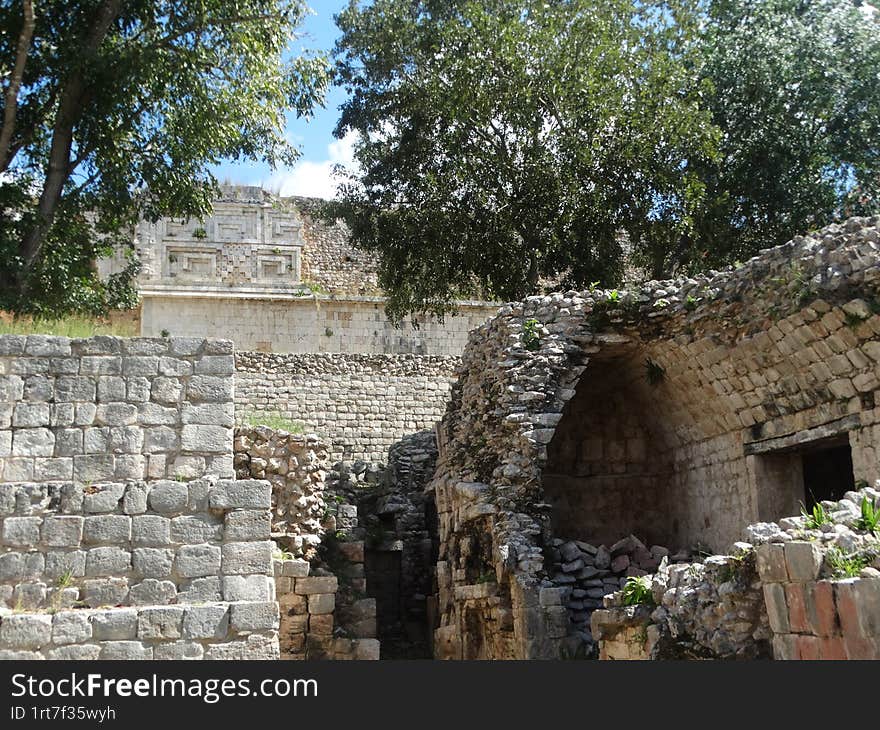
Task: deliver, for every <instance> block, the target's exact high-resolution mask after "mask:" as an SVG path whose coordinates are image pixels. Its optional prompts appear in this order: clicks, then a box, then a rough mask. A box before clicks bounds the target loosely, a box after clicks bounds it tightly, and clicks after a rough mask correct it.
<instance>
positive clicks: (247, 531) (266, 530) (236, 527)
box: [224, 509, 272, 541]
mask: <svg viewBox="0 0 880 730" xmlns="http://www.w3.org/2000/svg"><path fill="white" fill-rule="evenodd" d="M224 526H225V529H224V534H225V537H226V539H227V540H231V541H247V540H268V539H269V538H270V536H271V532H272V517H271V514H270V512H269V510H254V509H247V510H233V511H231V512H227V513H226V517H225V522H224Z"/></svg>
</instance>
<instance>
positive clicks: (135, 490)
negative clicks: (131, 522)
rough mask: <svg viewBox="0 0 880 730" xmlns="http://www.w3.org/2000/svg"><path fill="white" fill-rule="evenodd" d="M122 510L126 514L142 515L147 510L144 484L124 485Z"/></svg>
mask: <svg viewBox="0 0 880 730" xmlns="http://www.w3.org/2000/svg"><path fill="white" fill-rule="evenodd" d="M122 511H123V512H124V513H125V514H127V515H142V514H143V513H144V512H146V511H147V487H146V485H144V484H126V485H125V493H124V494H123V496H122Z"/></svg>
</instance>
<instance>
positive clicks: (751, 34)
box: [332, 0, 880, 318]
mask: <svg viewBox="0 0 880 730" xmlns="http://www.w3.org/2000/svg"><path fill="white" fill-rule="evenodd" d="M337 23H338V25H339V27H340V29H341V30H342V37H341V39H340V41H339V42H338V44H337V46H336V49H335V56H336V62H337V63H336V76H337V81H338V82H339V83H341V84H344V85H345V86H347V87H348V89H349V92H350V97H349V100H348V101H347V102H346V103H345V104H344V106H343V109H342V116H341V118H340V121H339V124H338V126H337V129H336V134H337V135H338V136H342V135H344V134H346V133H349V132H350V131H352V130H354V131H357V132H358V133H359V137H360V142H359V143H358V145H357V148H356V160H357V163H358V167H359V171H358V172H357V173H356V174H353V175H351V176H350V177H349V179H348V180H347V181H346V182H345V184H344V185H342V186H341V189H340V191H341V199H340V201H339V203H338V204H336V205H334V206H332V210H333V212H334V214H336V215H341V216H342V217H343V218H344V219H345V220H346V221H347V223H348V225H349V227H350V228H351V230H352V236H353V239H354V241H355V243H356V244H357V245H359V246H361V247H363V248H366V249H368V250H372V251H375V252H377V253H378V254H379V260H380V266H379V273H380V283H381V284H382V286H383V287H384V288H385V289H386V291H387V292H388V293H389V296H390V298H389V303H388V310H389V314H391V315H392V317H395V318H399V317H402V316H404V315H406V314H408V313H417V312H423V311H430V312H435V313H444V312H448V311H450V310H452V309H454V306H455V305H454V302H455V300H456V299H458V298H462V297H464V296H467V295H468V294H472V293H477V294H479V295H481V296H486V297H492V298H499V299H504V300H510V299H515V298H520V297H522V296H524V295H526V294H529V293H533V292H535V291H536V289H537V288H538V281H539V279H540V277H548V278H551V279H553V280H554V282H555V283H556V284H557V285H561V286H585V285H588V284H589V283H591V282H593V281H600V282H603V283H606V284H611V283H613V282H616V281H619V278H620V276H621V273H622V271H621V269H622V266H623V263H624V261H629V262H634V263H636V264H640V265H643V266H644V267H645V268H646V269H647V270H648V273H649V274H652V275H653V276H655V277H662V276H666V275H669V274H671V273H673V272H675V271H680V270H686V269H696V268H701V267H708V266H714V265H719V264H723V263H728V262H731V261H732V260H734V259H735V258H743V257H747V256H749V255H751V254H752V253H754V252H755V251H756V250H757V248H760V247H764V246H768V245H773V244H776V243H780V242H783V241H784V240H786V238H788V237H789V236H791V235H792V234H794V233H797V232H798V231H799V230H802V229H805V228H807V227H810V226H812V225H814V224H818V223H819V222H821V221H824V220H826V219H827V218H829V217H830V216H832V215H834V214H836V213H840V212H842V211H843V210H844V209H846V210H850V211H852V212H864V211H868V210H871V209H873V206H875V201H876V200H877V197H876V192H877V191H876V186H877V184H878V179H880V178H878V175H877V173H878V169H877V164H878V155H880V134H878V123H880V114H878V111H880V110H878V109H877V105H878V103H880V89H878V83H880V76H878V73H877V69H878V68H880V65H878V63H877V61H878V53H880V34H878V32H877V31H878V24H877V21H876V16H872V15H871V14H870V13H869V12H865V10H864V8H862V9H860V8H858V7H857V6H856V4H855V3H854V2H852V1H851V0H815V1H810V2H806V1H803V0H801V1H800V2H798V1H797V0H711V1H709V2H699V1H698V0H695V1H694V2H689V1H688V0H675V1H673V2H651V1H648V2H638V3H636V2H632V1H626V0H374V2H372V3H370V4H361V3H358V2H356V0H352V2H351V4H350V6H349V7H348V8H347V9H346V10H345V11H343V12H342V13H340V14H339V16H338V17H337Z"/></svg>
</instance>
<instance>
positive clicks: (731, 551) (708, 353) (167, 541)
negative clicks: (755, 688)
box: [0, 218, 880, 659]
mask: <svg viewBox="0 0 880 730" xmlns="http://www.w3.org/2000/svg"><path fill="white" fill-rule="evenodd" d="M878 223H880V220H878V219H877V218H871V219H851V220H849V221H847V222H846V223H844V224H841V225H834V226H830V227H828V228H826V229H823V230H822V231H818V232H816V233H813V234H811V235H809V236H804V237H799V238H796V239H794V240H793V241H791V242H789V243H788V244H785V245H784V246H780V247H777V248H774V249H770V250H767V251H764V252H762V253H761V254H760V255H759V256H757V257H755V258H753V259H751V260H750V261H747V262H746V263H745V264H742V265H740V266H738V267H736V268H733V269H727V270H725V271H720V272H710V273H709V274H707V275H705V276H701V277H694V278H686V279H679V280H676V281H667V282H649V283H647V284H645V285H643V286H642V287H640V288H638V289H634V290H631V291H624V290H601V289H592V290H587V291H580V292H576V291H569V292H560V293H555V294H550V295H546V296H535V297H530V298H528V299H527V300H526V301H524V302H520V303H513V304H509V305H507V306H505V307H504V308H502V309H501V311H500V313H499V314H498V315H497V316H496V317H495V318H493V319H492V320H490V321H489V322H487V323H486V324H484V325H482V326H481V327H479V328H477V329H476V330H474V331H473V332H472V334H471V336H470V340H469V344H468V347H467V348H466V350H465V352H464V355H463V357H462V358H461V360H460V361H457V360H456V359H455V358H453V357H448V356H442V357H440V356H438V357H425V356H419V355H414V354H381V353H374V354H365V353H364V354H354V353H352V354H339V353H297V354H288V355H281V354H274V353H258V352H236V351H235V350H234V348H233V345H232V343H231V342H229V341H223V340H210V339H208V340H206V339H203V338H185V337H175V336H171V337H157V338H135V339H130V340H124V339H117V338H109V337H97V338H91V339H88V340H68V339H66V338H57V337H46V336H37V335H34V336H28V337H20V336H3V337H0V657H2V658H59V659H60V658H82V659H94V658H188V659H203V658H204V659H214V658H217V659H230V658H289V659H319V658H329V659H375V658H379V655H380V648H381V654H382V656H383V658H386V657H396V658H427V657H431V656H433V657H434V658H442V659H507V658H510V659H536V658H547V659H553V658H568V657H583V658H588V657H596V656H599V657H602V658H607V659H613V658H616V659H621V658H623V659H625V658H668V657H675V658H709V657H711V658H758V657H769V656H773V657H775V658H777V659H789V658H814V657H828V658H831V657H842V656H845V657H852V658H855V657H861V658H867V657H873V658H876V657H877V656H880V652H878V643H877V642H878V639H877V636H878V631H877V623H876V621H877V616H878V615H880V603H878V598H877V594H878V590H877V589H878V587H880V582H878V578H880V574H878V573H877V571H876V568H877V567H878V566H877V564H876V562H874V561H875V559H876V556H874V555H873V553H872V550H873V549H874V544H875V542H876V539H875V537H873V533H872V532H871V531H870V529H867V528H866V524H867V523H864V522H860V521H859V520H862V519H864V518H863V516H860V515H858V514H857V512H858V511H859V510H860V509H861V502H862V499H863V498H865V499H866V500H867V503H873V502H876V501H878V500H880V493H878V492H876V491H873V490H872V489H871V488H870V487H869V485H871V484H874V483H875V482H876V481H877V480H878V478H880V466H878V458H877V453H876V449H877V448H878V445H880V431H878V429H880V423H878V421H880V408H878V405H876V404H875V393H876V392H877V390H880V365H878V363H880V341H878V340H880V296H878V295H880V292H878V286H880V267H878V260H880V233H878ZM447 403H448V404H447ZM444 407H445V415H444V416H443V417H442V421H441V422H440V423H439V425H437V426H436V428H434V429H432V426H434V424H435V423H436V421H437V420H438V418H439V417H440V416H441V414H442V413H443V410H444ZM273 413H274V414H275V415H280V416H283V417H284V418H285V419H288V420H289V421H294V420H296V419H297V418H298V417H301V418H302V424H301V427H300V428H291V429H290V430H280V429H279V428H274V429H273V428H269V427H268V426H265V425H259V424H260V422H261V421H260V419H261V418H262V416H263V415H269V414H273ZM298 431H303V433H299V432H298ZM313 432H314V433H313ZM316 433H317V434H320V435H315V434H316ZM801 506H803V508H804V509H805V511H806V512H807V513H810V514H812V510H813V509H814V508H816V509H818V510H820V511H821V510H824V513H826V514H827V515H829V518H828V520H827V521H822V522H821V524H820V525H813V523H811V522H808V521H807V519H806V518H797V517H792V515H797V514H798V513H799V512H800V510H801ZM748 525H751V527H749V528H747V527H746V526H748ZM814 528H815V529H814ZM713 553H718V554H717V555H713ZM872 566H873V567H872ZM844 575H846V576H849V577H846V578H843V577H842V576H844ZM633 581H640V583H639V585H640V586H641V591H642V592H641V594H640V595H641V597H640V598H639V601H637V603H636V604H635V605H630V604H631V603H632V600H631V595H632V594H631V592H629V591H630V590H631V588H632V586H633V585H634V583H633ZM647 596H650V597H651V598H650V599H648V598H647Z"/></svg>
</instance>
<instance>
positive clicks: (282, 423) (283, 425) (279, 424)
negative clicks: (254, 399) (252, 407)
mask: <svg viewBox="0 0 880 730" xmlns="http://www.w3.org/2000/svg"><path fill="white" fill-rule="evenodd" d="M247 422H248V424H249V425H251V426H266V427H268V428H271V429H274V430H275V431H287V432H288V433H293V434H297V433H305V425H304V424H303V423H300V422H299V421H293V420H291V419H289V418H287V417H286V416H284V415H282V414H281V413H278V412H275V411H266V412H262V411H260V412H259V413H251V414H249V415H248V416H247Z"/></svg>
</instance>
